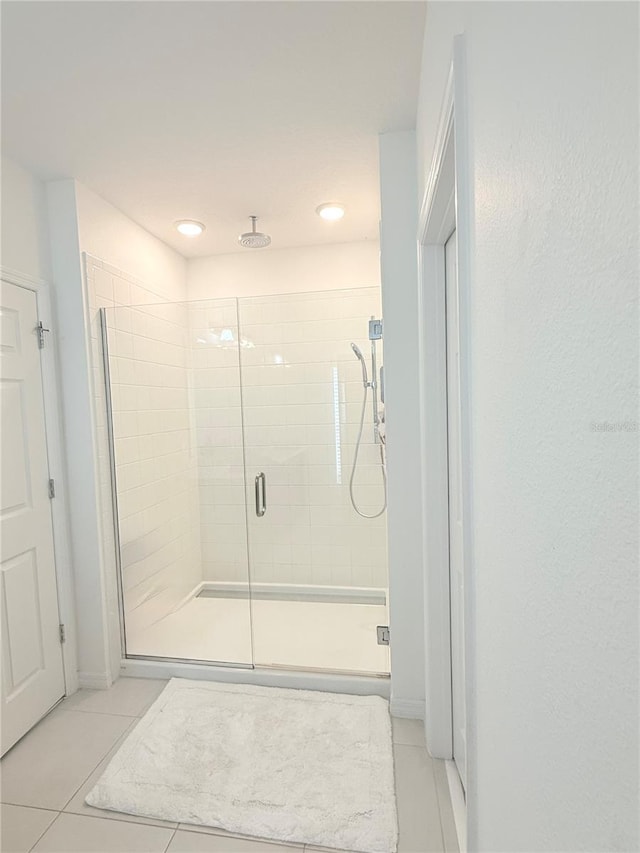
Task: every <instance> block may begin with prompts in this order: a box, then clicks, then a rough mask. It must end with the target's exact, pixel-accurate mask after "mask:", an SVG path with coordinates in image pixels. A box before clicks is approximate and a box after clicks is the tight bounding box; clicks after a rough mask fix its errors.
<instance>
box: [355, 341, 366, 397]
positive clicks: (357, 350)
mask: <svg viewBox="0 0 640 853" xmlns="http://www.w3.org/2000/svg"><path fill="white" fill-rule="evenodd" d="M351 349H352V350H353V351H354V353H355V355H356V358H358V359H360V364H361V365H362V384H363V385H364V387H365V388H366V387H367V385H368V384H369V377H368V376H367V365H366V362H365V360H364V356H363V355H362V350H361V349H360V347H359V346H358V345H357V344H354V343H352V344H351Z"/></svg>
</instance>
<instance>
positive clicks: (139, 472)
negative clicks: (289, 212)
mask: <svg viewBox="0 0 640 853" xmlns="http://www.w3.org/2000/svg"><path fill="white" fill-rule="evenodd" d="M103 346H104V351H105V372H106V391H107V397H108V408H109V412H108V415H109V416H108V418H107V422H108V432H109V440H110V445H111V454H110V455H111V467H112V486H113V511H114V516H115V525H114V527H115V533H116V539H117V540H118V541H117V542H116V552H117V558H118V561H119V577H120V599H121V616H122V620H123V623H124V632H123V633H124V638H125V653H126V655H127V656H128V657H144V658H149V657H151V658H165V659H177V660H186V661H203V662H207V663H221V664H232V665H234V666H238V665H240V666H252V662H253V661H252V649H251V604H250V597H249V567H248V559H247V532H246V506H245V497H244V492H245V488H244V468H243V436H242V412H241V391H240V364H239V346H240V345H239V334H238V321H237V304H236V300H235V299H216V300H209V301H206V302H192V303H163V304H153V305H150V304H143V305H135V306H126V307H112V308H106V309H104V311H103Z"/></svg>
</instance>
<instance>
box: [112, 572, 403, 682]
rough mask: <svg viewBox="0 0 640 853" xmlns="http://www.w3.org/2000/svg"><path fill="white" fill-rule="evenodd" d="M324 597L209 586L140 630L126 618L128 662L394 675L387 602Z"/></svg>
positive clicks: (377, 598)
mask: <svg viewBox="0 0 640 853" xmlns="http://www.w3.org/2000/svg"><path fill="white" fill-rule="evenodd" d="M369 592H370V591H364V603H363V594H362V593H360V594H359V593H357V591H354V592H353V593H349V594H347V595H341V596H340V597H339V599H336V596H335V595H331V594H330V593H322V592H319V593H318V595H319V597H317V598H314V597H312V596H308V595H304V596H302V595H300V594H298V595H297V597H296V595H295V594H294V593H293V592H292V594H291V597H284V595H283V597H279V598H275V597H273V596H272V592H270V591H267V590H263V592H262V594H261V593H260V592H259V591H257V590H252V594H251V600H249V598H248V597H247V595H246V593H245V594H242V590H238V589H236V590H233V591H231V590H228V593H230V594H222V591H221V590H219V589H212V588H211V587H205V588H204V589H202V590H197V591H196V592H195V594H194V596H193V597H192V598H190V599H189V600H188V601H186V603H185V604H183V605H182V606H181V607H180V608H178V609H177V610H175V611H174V612H173V613H170V614H169V615H168V616H165V617H164V618H163V619H160V620H159V621H157V622H155V623H154V624H153V625H150V626H147V627H145V628H144V629H141V630H137V629H136V625H135V614H132V615H130V616H129V617H128V618H127V619H126V629H127V630H126V634H127V656H133V657H145V658H147V657H150V658H153V657H157V658H162V659H174V660H175V659H178V660H187V661H203V662H212V663H213V662H215V663H227V664H230V665H240V666H252V665H255V666H260V667H277V668H293V669H300V670H315V671H330V672H345V673H361V674H369V675H387V674H388V673H389V649H388V647H387V646H380V645H378V641H377V631H376V628H377V626H378V625H386V624H388V623H387V607H386V601H385V599H386V596H385V594H384V591H380V590H376V591H371V592H375V593H376V594H375V595H371V596H369V597H367V595H368V593H369Z"/></svg>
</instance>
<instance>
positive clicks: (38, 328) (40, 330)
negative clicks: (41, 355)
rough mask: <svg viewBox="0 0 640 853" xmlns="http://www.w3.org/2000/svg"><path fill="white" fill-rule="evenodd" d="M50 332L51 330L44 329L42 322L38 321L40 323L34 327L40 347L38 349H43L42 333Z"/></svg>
mask: <svg viewBox="0 0 640 853" xmlns="http://www.w3.org/2000/svg"><path fill="white" fill-rule="evenodd" d="M50 331H51V329H45V327H44V326H43V325H42V320H40V322H39V323H38V325H37V326H36V334H37V336H38V346H39V347H40V349H44V333H45V332H50Z"/></svg>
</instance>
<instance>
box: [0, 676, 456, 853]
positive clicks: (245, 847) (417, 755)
mask: <svg viewBox="0 0 640 853" xmlns="http://www.w3.org/2000/svg"><path fill="white" fill-rule="evenodd" d="M165 683H166V682H164V681H156V680H151V679H142V678H121V679H120V680H119V681H118V682H117V683H116V684H115V685H114V686H113V687H112V688H111V690H81V691H79V692H78V693H76V694H75V695H74V696H71V697H70V698H69V699H65V701H64V702H62V703H61V704H60V705H59V706H58V707H57V708H56V709H55V710H54V711H52V712H51V713H50V714H49V715H48V716H47V717H45V719H44V720H42V722H40V723H39V724H38V725H37V726H36V727H35V728H34V729H33V730H32V731H31V732H29V734H28V735H26V736H25V737H24V738H23V739H22V740H21V741H20V742H19V743H18V744H16V746H15V747H14V748H13V749H12V750H11V751H10V752H9V753H8V754H7V755H5V757H4V758H3V759H2V762H1V763H0V772H1V795H2V815H1V817H2V823H1V840H0V850H1V851H2V853H28V851H34V853H293V851H295V850H298V851H304V850H306V851H312V850H321V849H322V848H315V847H310V846H307V847H304V846H303V845H285V844H276V843H272V842H268V841H261V840H258V839H252V838H246V837H240V836H235V835H231V834H229V833H225V832H224V831H223V830H219V829H208V828H206V827H202V826H198V827H195V826H190V825H187V824H175V823H167V822H166V821H160V820H150V819H146V818H137V817H132V816H131V815H124V814H119V813H116V812H105V811H101V810H99V809H94V808H91V807H89V806H87V805H85V803H84V797H85V795H86V793H87V792H88V791H89V790H90V788H91V787H92V786H93V784H94V782H95V780H96V779H97V778H98V776H99V775H100V774H101V773H102V770H103V768H104V766H105V765H106V763H107V762H108V761H109V759H110V757H111V755H112V754H113V753H114V752H115V751H116V750H117V749H118V746H119V744H120V742H121V741H122V739H123V738H124V737H125V736H126V734H127V732H128V731H129V730H130V729H131V728H132V727H133V726H135V725H136V722H137V720H138V719H139V718H140V717H141V716H142V715H143V714H144V712H145V711H146V710H147V708H148V707H149V705H151V703H152V702H153V701H154V700H155V698H156V697H157V696H158V694H159V693H160V691H161V690H162V689H163V687H164V685H165ZM422 731H423V728H422V724H421V723H419V722H417V721H415V720H400V719H394V720H393V740H394V756H395V771H396V788H397V799H398V821H399V828H400V839H399V844H398V853H431V851H441V853H457V850H458V848H457V844H456V836H455V829H454V825H453V814H452V811H451V803H450V801H449V794H448V789H447V782H446V776H445V769H444V762H442V761H437V760H435V759H432V758H430V757H429V755H428V753H427V751H426V749H425V745H424V738H423V734H422ZM333 853H336V851H333Z"/></svg>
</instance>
